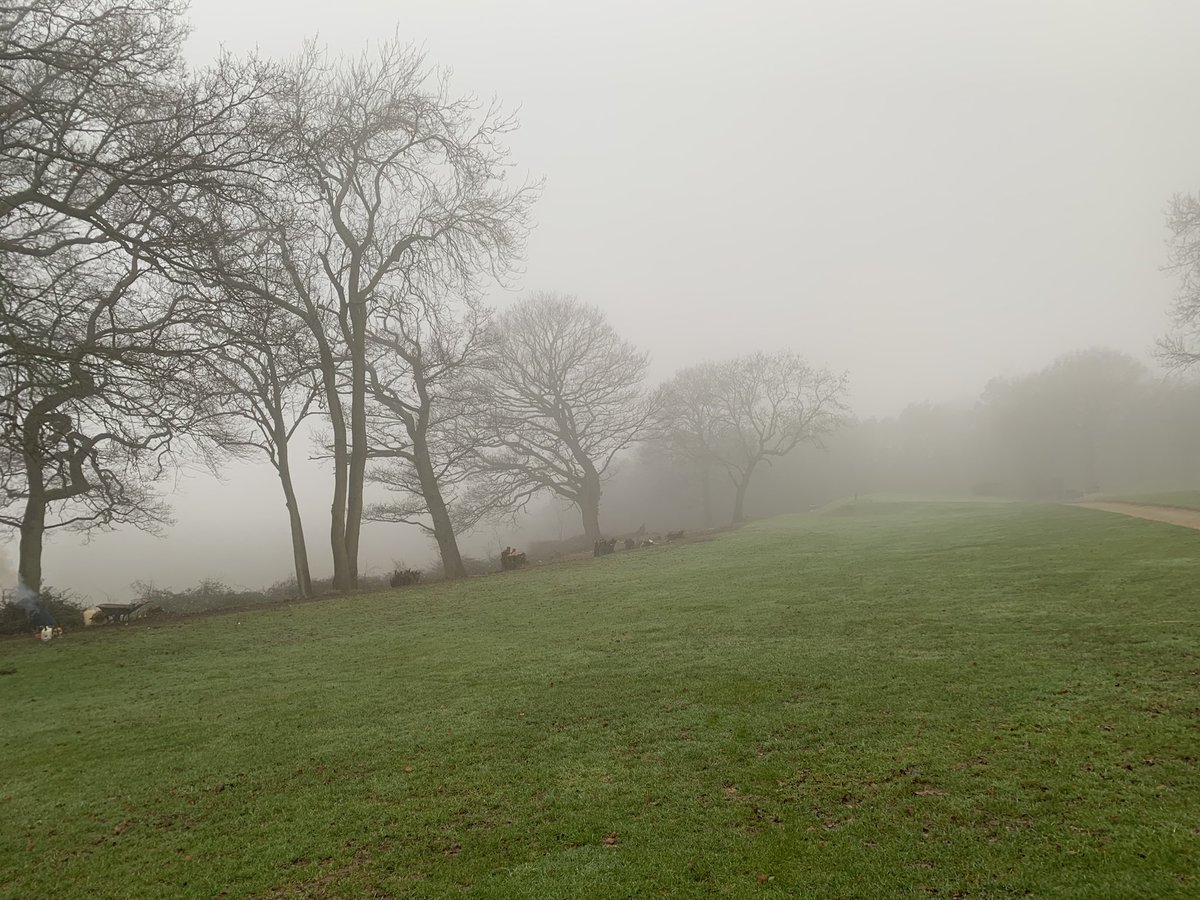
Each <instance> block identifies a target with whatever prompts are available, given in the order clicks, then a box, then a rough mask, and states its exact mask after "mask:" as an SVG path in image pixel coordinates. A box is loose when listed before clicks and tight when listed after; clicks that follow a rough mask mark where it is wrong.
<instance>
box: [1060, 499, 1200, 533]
mask: <svg viewBox="0 0 1200 900" xmlns="http://www.w3.org/2000/svg"><path fill="white" fill-rule="evenodd" d="M1071 505H1072V506H1081V507H1083V508H1084V509H1098V510H1101V511H1102V512H1114V513H1121V515H1124V516H1136V517H1137V518H1139V519H1152V520H1153V521H1155V522H1166V523H1167V524H1168V525H1179V526H1181V527H1183V528H1198V529H1200V509H1183V508H1181V507H1178V506H1148V505H1144V504H1140V503H1072V504H1071Z"/></svg>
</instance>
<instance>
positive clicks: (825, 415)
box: [657, 352, 846, 524]
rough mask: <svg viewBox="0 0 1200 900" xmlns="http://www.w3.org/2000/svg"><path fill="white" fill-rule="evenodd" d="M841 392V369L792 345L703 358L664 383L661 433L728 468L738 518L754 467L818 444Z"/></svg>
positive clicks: (837, 417) (837, 412) (679, 447)
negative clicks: (818, 363)
mask: <svg viewBox="0 0 1200 900" xmlns="http://www.w3.org/2000/svg"><path fill="white" fill-rule="evenodd" d="M845 393H846V376H844V375H835V374H833V373H831V372H828V371H825V370H821V369H814V368H812V367H811V366H809V365H808V364H807V363H806V362H804V360H803V359H801V358H800V357H799V356H797V355H796V354H794V353H790V352H781V353H771V354H768V353H754V354H751V355H749V356H739V357H737V358H735V359H732V360H728V361H726V362H721V363H706V364H703V365H700V366H696V367H694V368H691V369H685V370H683V371H682V372H680V373H679V374H677V375H676V376H675V378H674V379H673V380H672V381H671V382H669V383H668V384H667V385H665V386H664V387H663V388H662V389H661V391H660V393H659V400H658V404H657V408H658V410H659V416H658V433H659V434H660V435H663V436H664V438H665V440H666V442H667V443H668V445H669V446H671V447H673V448H675V450H676V452H678V453H681V454H684V455H686V456H688V457H690V458H692V459H694V460H696V461H697V462H698V463H701V464H703V463H705V462H708V463H711V464H715V465H717V466H719V467H720V468H722V469H724V470H725V472H726V474H727V475H728V476H729V478H730V481H731V482H732V483H733V487H734V492H735V493H734V504H733V515H732V521H733V522H734V523H735V524H736V523H738V522H741V521H743V519H744V518H745V502H746V491H747V489H748V488H749V487H750V480H751V478H753V476H754V472H755V470H756V469H757V468H758V467H759V466H760V465H761V464H763V463H766V464H768V465H770V462H771V460H772V459H774V458H777V457H781V456H786V455H787V454H788V453H791V452H792V450H794V449H795V448H796V447H797V446H799V445H800V444H802V443H814V444H815V443H819V442H820V440H821V437H822V436H823V435H825V434H827V433H828V432H829V431H831V430H832V429H833V428H834V427H836V426H837V425H838V423H839V422H840V421H841V420H842V416H843V414H844V412H845V405H844V397H845Z"/></svg>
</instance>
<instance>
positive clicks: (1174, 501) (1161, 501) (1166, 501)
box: [1099, 491, 1200, 509]
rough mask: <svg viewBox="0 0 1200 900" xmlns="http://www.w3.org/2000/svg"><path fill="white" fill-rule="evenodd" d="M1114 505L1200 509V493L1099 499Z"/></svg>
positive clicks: (1172, 493)
mask: <svg viewBox="0 0 1200 900" xmlns="http://www.w3.org/2000/svg"><path fill="white" fill-rule="evenodd" d="M1099 499H1101V500H1105V501H1111V502H1113V503H1144V504H1146V505H1148V506H1174V507H1178V508H1179V509H1200V491H1166V492H1157V493H1144V494H1120V495H1114V496H1105V497H1102V498H1099Z"/></svg>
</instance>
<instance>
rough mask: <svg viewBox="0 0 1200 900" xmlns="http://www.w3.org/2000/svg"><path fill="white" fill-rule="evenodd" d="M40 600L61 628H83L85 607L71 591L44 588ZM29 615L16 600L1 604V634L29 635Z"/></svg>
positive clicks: (39, 596)
mask: <svg viewBox="0 0 1200 900" xmlns="http://www.w3.org/2000/svg"><path fill="white" fill-rule="evenodd" d="M38 599H39V601H40V602H41V604H42V606H44V607H45V608H46V609H47V610H48V611H49V613H50V615H52V616H54V619H55V621H57V622H58V624H59V626H60V627H61V628H64V629H66V628H82V627H83V607H82V606H80V604H79V601H78V600H77V599H76V598H75V596H74V595H73V594H72V593H71V592H70V591H58V590H55V589H54V588H51V587H46V588H42V592H41V594H39V595H38ZM29 633H30V628H29V614H28V613H27V612H26V611H25V607H23V606H18V605H17V602H16V601H15V600H7V599H6V600H5V601H4V602H3V603H0V634H29Z"/></svg>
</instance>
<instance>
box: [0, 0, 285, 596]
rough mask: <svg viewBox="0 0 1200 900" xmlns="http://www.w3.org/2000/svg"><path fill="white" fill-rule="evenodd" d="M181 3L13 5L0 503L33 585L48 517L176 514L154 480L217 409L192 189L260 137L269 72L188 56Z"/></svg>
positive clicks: (2, 273)
mask: <svg viewBox="0 0 1200 900" xmlns="http://www.w3.org/2000/svg"><path fill="white" fill-rule="evenodd" d="M181 9H182V7H181V5H180V4H179V3H177V2H175V0H128V2H122V0H95V2H85V0H28V2H24V3H21V4H9V5H6V6H4V7H3V8H0V159H3V165H0V409H2V412H0V447H2V449H0V466H2V467H3V470H2V471H0V478H2V482H0V490H2V492H3V493H0V506H2V507H3V511H4V515H3V519H2V521H3V522H4V523H5V524H7V525H10V526H13V527H16V528H18V529H19V530H20V532H21V549H20V575H21V578H22V581H23V582H24V584H25V587H26V589H27V590H29V591H33V592H36V591H37V590H38V589H39V588H40V585H41V557H42V542H43V536H44V534H45V532H46V531H47V530H48V529H51V528H56V527H65V528H81V529H89V528H95V527H109V526H112V525H115V524H119V523H129V524H134V525H137V526H140V527H146V528H154V527H157V526H158V525H159V524H161V523H162V522H163V521H165V517H166V513H165V508H164V507H163V506H162V505H161V503H160V502H159V501H158V500H157V498H156V497H155V496H154V495H153V493H152V492H151V491H150V490H149V489H148V484H149V483H151V482H153V481H154V480H155V479H156V478H157V477H159V476H160V475H161V474H163V472H164V471H165V466H166V464H167V462H168V461H169V460H170V459H171V458H172V457H173V455H174V452H175V451H176V450H177V449H178V448H179V446H180V442H181V440H182V439H184V438H185V437H186V436H187V435H189V433H191V434H203V433H204V432H206V431H209V430H211V429H212V428H213V426H214V420H213V418H212V417H211V416H209V415H208V413H207V411H206V409H205V408H204V406H203V405H202V404H200V403H198V402H197V397H199V396H201V395H202V394H203V393H204V392H205V391H206V390H207V389H208V385H206V384H204V383H202V381H200V380H198V379H197V378H196V375H195V373H196V368H195V366H194V361H195V356H196V354H197V353H199V352H201V350H202V349H203V345H204V343H205V339H204V337H203V335H204V334H205V332H206V331H207V330H208V329H209V328H210V327H211V319H210V318H209V317H208V312H209V308H208V306H207V304H206V303H205V302H204V300H203V298H202V297H201V296H200V295H199V294H198V292H197V291H196V290H195V287H194V281H193V279H192V278H191V276H190V275H189V274H188V273H187V272H186V271H184V270H183V269H181V268H180V266H179V263H180V262H181V261H182V260H183V259H184V258H185V257H186V256H188V255H189V254H190V253H193V252H195V250H196V248H197V246H198V244H199V243H200V242H201V241H202V240H203V237H202V235H201V234H200V233H198V232H197V231H195V230H194V229H193V228H192V227H191V222H192V221H193V220H194V218H195V214H196V211H197V209H198V205H199V204H201V203H203V202H205V198H207V197H210V196H216V195H219V194H220V193H221V192H222V190H223V186H224V185H225V183H226V180H227V179H228V178H229V177H230V175H231V174H232V173H235V172H237V171H240V170H241V168H243V167H244V166H246V165H247V164H249V163H250V162H252V161H254V160H255V159H257V158H258V157H259V156H260V154H261V153H262V147H263V142H261V141H257V140H254V139H253V135H252V132H253V130H254V129H253V123H254V121H255V119H254V115H253V112H252V111H253V110H254V108H255V106H256V104H257V102H258V101H259V100H261V99H262V97H263V88H264V85H265V83H266V78H265V75H264V72H265V70H264V69H263V68H262V67H259V66H258V65H257V64H255V63H247V64H244V65H241V64H239V65H235V64H234V63H232V62H231V61H229V60H224V61H222V63H221V64H219V65H217V66H215V67H213V68H211V69H206V70H200V71H196V72H190V71H189V70H187V69H186V68H185V67H184V65H183V62H182V57H181V55H180V48H181V45H182V40H183V37H184V35H185V33H186V28H185V26H184V24H183V23H182V20H181V18H180V13H181ZM15 507H19V510H18V511H16V512H14V511H13V510H14V508H15Z"/></svg>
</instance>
